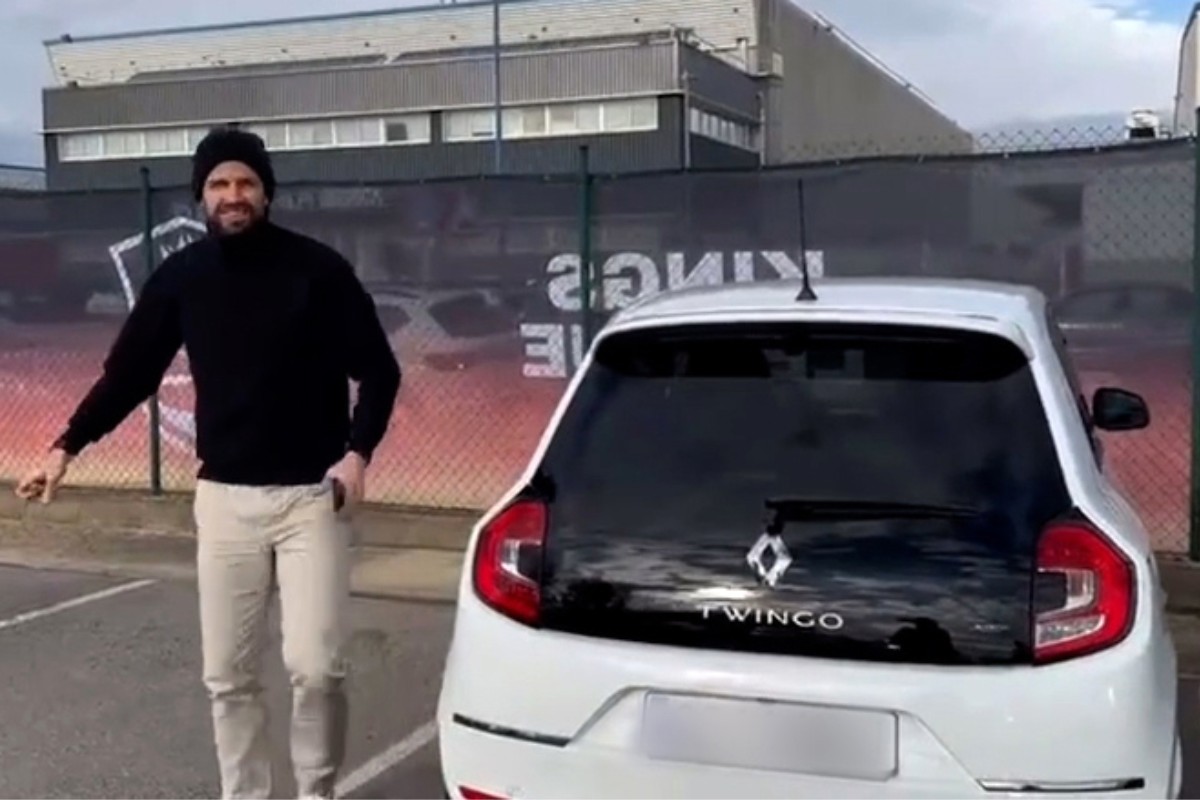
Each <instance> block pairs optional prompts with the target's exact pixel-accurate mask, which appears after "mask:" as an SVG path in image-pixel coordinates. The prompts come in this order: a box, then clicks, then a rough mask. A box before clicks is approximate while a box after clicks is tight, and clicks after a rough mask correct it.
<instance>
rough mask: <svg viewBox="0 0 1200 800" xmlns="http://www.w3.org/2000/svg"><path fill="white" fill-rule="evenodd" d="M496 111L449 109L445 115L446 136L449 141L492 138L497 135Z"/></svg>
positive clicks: (443, 118)
mask: <svg viewBox="0 0 1200 800" xmlns="http://www.w3.org/2000/svg"><path fill="white" fill-rule="evenodd" d="M495 113H496V112H495V111H492V110H491V109H488V110H486V111H478V110H473V111H449V112H447V113H446V114H445V115H443V117H442V120H443V124H444V129H443V130H444V136H445V139H446V141H448V142H467V141H472V140H476V139H491V138H492V137H494V136H495V135H496V117H495Z"/></svg>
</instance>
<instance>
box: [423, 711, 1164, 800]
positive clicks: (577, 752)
mask: <svg viewBox="0 0 1200 800" xmlns="http://www.w3.org/2000/svg"><path fill="white" fill-rule="evenodd" d="M439 722H440V737H441V739H440V747H441V758H442V775H443V779H444V780H445V784H446V787H447V790H448V794H449V796H450V797H456V798H457V797H462V796H463V795H462V787H469V788H470V789H474V790H475V791H477V792H484V793H486V794H488V795H491V796H495V797H514V798H515V797H520V798H555V799H556V800H561V798H568V797H589V798H635V797H657V798H728V797H762V798H768V797H772V798H774V797H778V798H798V797H822V798H967V797H984V798H999V797H1023V796H1025V794H1024V793H1015V792H992V791H987V790H985V789H984V788H983V787H982V786H980V784H979V783H978V782H976V781H974V780H972V779H971V777H970V776H969V775H967V774H966V773H965V772H962V771H961V770H960V771H958V773H957V774H953V775H951V774H944V775H943V777H940V778H931V777H928V776H926V777H921V776H918V775H916V774H914V772H919V766H918V769H917V770H912V769H908V770H903V771H902V772H901V774H900V775H898V776H896V777H895V778H893V779H891V780H888V781H883V782H874V781H871V782H868V781H846V780H833V779H822V778H814V777H809V776H803V775H788V774H783V773H770V772H757V771H749V770H736V769H724V768H719V767H710V766H703V765H692V764H673V763H665V762H654V761H650V760H647V759H643V758H638V757H634V756H631V755H630V754H628V753H623V752H620V751H613V750H606V749H604V748H598V747H589V746H581V745H576V744H568V745H565V746H553V745H547V744H537V743H532V742H526V741H520V740H517V739H513V738H510V737H506V736H503V735H497V734H492V733H485V732H482V731H478V730H474V729H472V728H469V727H465V726H463V725H461V724H459V723H457V722H455V721H454V720H452V719H445V718H443V719H441V720H439ZM1177 755H1178V754H1177ZM1175 763H1176V764H1177V763H1178V758H1176V759H1175ZM943 766H944V765H943ZM1173 773H1174V775H1173V776H1172V775H1158V776H1155V779H1154V780H1148V781H1147V783H1146V785H1145V786H1144V787H1143V788H1141V789H1136V790H1131V791H1121V792H1080V793H1069V792H1055V793H1054V794H1053V796H1054V797H1056V798H1088V799H1089V800H1095V799H1096V798H1143V797H1145V798H1160V800H1161V798H1164V797H1171V798H1174V797H1178V796H1179V779H1178V773H1179V770H1178V768H1176V769H1175V770H1173ZM1029 796H1031V797H1032V796H1038V797H1041V796H1045V795H1044V794H1043V793H1029Z"/></svg>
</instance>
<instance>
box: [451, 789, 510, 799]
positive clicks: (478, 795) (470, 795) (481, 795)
mask: <svg viewBox="0 0 1200 800" xmlns="http://www.w3.org/2000/svg"><path fill="white" fill-rule="evenodd" d="M458 793H459V794H460V795H462V798H463V800H505V798H504V796H503V795H499V794H488V793H487V792H481V791H479V790H478V789H472V788H471V787H470V786H460V787H458Z"/></svg>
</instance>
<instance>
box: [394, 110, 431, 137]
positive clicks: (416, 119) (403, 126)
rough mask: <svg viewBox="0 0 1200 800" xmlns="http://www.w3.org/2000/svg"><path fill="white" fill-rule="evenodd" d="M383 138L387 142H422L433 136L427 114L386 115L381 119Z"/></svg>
mask: <svg viewBox="0 0 1200 800" xmlns="http://www.w3.org/2000/svg"><path fill="white" fill-rule="evenodd" d="M383 138H384V141H386V142H387V143H388V144H424V143H426V142H429V141H431V140H432V138H433V125H432V124H431V123H430V121H429V115H428V114H411V115H409V116H403V117H388V118H386V119H385V120H384V121H383Z"/></svg>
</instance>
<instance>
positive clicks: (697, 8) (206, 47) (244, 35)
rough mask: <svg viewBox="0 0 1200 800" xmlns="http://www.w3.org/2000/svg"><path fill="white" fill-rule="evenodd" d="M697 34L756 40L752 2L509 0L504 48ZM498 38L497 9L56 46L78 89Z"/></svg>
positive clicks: (462, 8) (416, 12)
mask: <svg viewBox="0 0 1200 800" xmlns="http://www.w3.org/2000/svg"><path fill="white" fill-rule="evenodd" d="M671 27H689V28H692V29H693V30H694V31H695V34H696V35H697V36H698V37H699V38H700V39H701V40H703V41H706V42H709V43H711V44H713V45H718V46H724V45H728V46H732V45H734V44H736V42H737V40H738V38H739V37H745V38H747V39H749V40H751V44H753V41H752V40H753V37H754V0H687V2H685V3H681V2H679V0H505V2H504V4H503V9H502V12H501V37H502V41H503V42H504V43H506V44H518V43H524V42H529V41H535V40H546V39H569V38H573V37H577V36H580V35H586V36H610V35H618V34H636V33H642V32H648V31H661V30H664V29H667V28H671ZM491 41H492V11H491V4H490V2H484V3H460V4H458V5H451V6H430V7H423V8H416V9H406V10H405V9H402V10H397V11H391V12H381V13H377V14H360V15H354V16H345V17H341V18H325V19H324V20H319V21H287V20H284V21H278V22H273V23H267V24H254V25H241V26H235V25H230V26H224V27H220V28H211V29H206V30H193V31H179V32H174V33H171V32H164V33H157V34H148V35H139V36H136V37H134V36H128V35H126V36H112V37H94V38H87V39H80V40H78V41H74V42H64V43H53V44H48V45H47V49H48V51H49V54H50V57H51V60H52V62H53V65H54V70H55V75H56V77H57V78H58V79H59V80H61V81H64V82H65V81H68V80H74V81H77V82H78V83H80V84H96V83H114V82H122V81H125V80H128V79H129V78H130V77H131V76H133V75H135V74H137V73H141V72H150V71H155V70H168V69H187V68H192V67H212V66H223V65H229V64H238V63H242V64H247V63H265V62H273V61H292V60H308V59H319V58H336V57H344V56H357V55H365V54H375V53H382V54H384V55H386V56H387V57H388V58H394V57H396V56H397V55H400V54H403V53H414V52H423V51H436V50H444V49H447V48H460V47H482V46H487V45H490V44H491Z"/></svg>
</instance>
